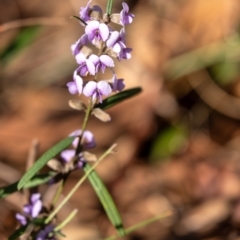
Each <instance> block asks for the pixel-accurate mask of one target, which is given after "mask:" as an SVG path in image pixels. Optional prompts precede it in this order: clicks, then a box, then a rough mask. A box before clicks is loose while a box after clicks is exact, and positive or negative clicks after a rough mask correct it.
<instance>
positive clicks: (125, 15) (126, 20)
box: [120, 2, 134, 26]
mask: <svg viewBox="0 0 240 240" xmlns="http://www.w3.org/2000/svg"><path fill="white" fill-rule="evenodd" d="M122 6H123V10H122V11H121V12H120V22H121V24H122V25H123V26H124V25H127V24H130V23H132V21H133V18H134V15H133V14H131V13H129V7H128V5H127V4H126V3H124V2H123V3H122Z"/></svg>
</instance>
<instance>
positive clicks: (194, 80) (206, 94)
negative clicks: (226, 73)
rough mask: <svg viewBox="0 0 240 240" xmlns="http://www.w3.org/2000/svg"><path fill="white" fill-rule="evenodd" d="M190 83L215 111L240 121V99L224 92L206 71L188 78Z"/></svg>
mask: <svg viewBox="0 0 240 240" xmlns="http://www.w3.org/2000/svg"><path fill="white" fill-rule="evenodd" d="M188 79H189V83H190V85H191V86H192V88H193V89H194V90H195V91H196V92H197V93H198V95H199V97H200V98H201V99H202V100H203V101H204V102H205V103H206V104H208V105H209V106H210V107H211V108H213V109H214V110H216V111H218V112H220V113H222V114H224V115H226V116H228V117H231V118H234V119H240V99H239V98H237V97H234V96H231V95H230V94H228V93H226V92H225V91H224V90H222V89H221V88H220V87H219V86H218V85H217V84H216V83H214V81H213V80H212V79H211V77H210V75H209V74H208V72H207V71H206V70H202V71H199V72H197V73H196V74H192V75H190V76H188Z"/></svg>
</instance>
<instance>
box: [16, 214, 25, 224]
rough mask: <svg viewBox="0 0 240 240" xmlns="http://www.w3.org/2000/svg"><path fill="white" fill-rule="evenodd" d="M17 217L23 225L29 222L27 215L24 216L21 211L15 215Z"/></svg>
mask: <svg viewBox="0 0 240 240" xmlns="http://www.w3.org/2000/svg"><path fill="white" fill-rule="evenodd" d="M15 217H16V219H17V220H18V221H19V222H20V224H21V225H26V224H27V219H26V217H25V216H23V215H22V214H20V213H17V214H16V215H15Z"/></svg>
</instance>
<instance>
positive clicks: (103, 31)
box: [99, 23, 109, 41]
mask: <svg viewBox="0 0 240 240" xmlns="http://www.w3.org/2000/svg"><path fill="white" fill-rule="evenodd" d="M99 34H100V36H101V38H102V40H103V41H106V40H107V38H108V36H109V28H108V26H107V25H106V24H105V23H100V25H99Z"/></svg>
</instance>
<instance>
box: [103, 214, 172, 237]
mask: <svg viewBox="0 0 240 240" xmlns="http://www.w3.org/2000/svg"><path fill="white" fill-rule="evenodd" d="M171 215H172V212H167V213H165V214H160V215H158V216H156V217H153V218H150V219H147V220H144V221H142V222H140V223H137V224H135V225H133V226H131V227H129V228H127V229H125V233H126V234H129V233H131V232H133V231H135V230H137V229H139V228H142V227H145V226H147V225H149V224H151V223H153V222H156V221H158V220H160V219H163V218H166V217H169V216H171ZM117 238H119V236H118V235H114V236H111V237H108V238H105V239H104V240H114V239H117Z"/></svg>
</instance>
